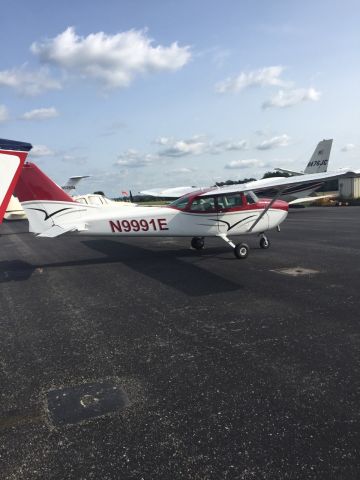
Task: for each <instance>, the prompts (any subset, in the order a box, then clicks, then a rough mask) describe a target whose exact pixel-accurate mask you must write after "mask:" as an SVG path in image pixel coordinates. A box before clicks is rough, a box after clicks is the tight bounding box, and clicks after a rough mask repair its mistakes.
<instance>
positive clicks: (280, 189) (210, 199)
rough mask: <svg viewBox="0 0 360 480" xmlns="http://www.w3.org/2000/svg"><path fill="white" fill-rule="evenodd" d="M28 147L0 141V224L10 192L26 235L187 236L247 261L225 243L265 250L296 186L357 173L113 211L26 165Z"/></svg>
mask: <svg viewBox="0 0 360 480" xmlns="http://www.w3.org/2000/svg"><path fill="white" fill-rule="evenodd" d="M31 148H32V146H31V145H30V144H28V143H23V142H16V141H11V140H1V139H0V202H1V203H0V221H2V218H3V214H4V212H5V210H6V206H7V203H8V201H9V199H10V196H11V194H12V191H13V190H14V189H15V194H16V196H17V197H18V198H19V200H20V201H21V203H22V206H23V208H24V209H25V211H26V213H27V216H28V219H29V230H30V231H31V232H33V233H35V234H36V235H37V236H39V237H58V236H60V235H63V234H65V233H68V232H73V233H77V234H81V235H107V236H116V237H121V236H162V237H164V236H184V237H188V236H191V237H193V238H192V241H191V245H192V247H193V248H195V249H201V248H203V247H204V239H205V237H218V238H221V239H222V240H224V241H225V242H226V243H227V244H228V245H230V247H231V248H232V249H233V251H234V254H235V256H236V257H237V258H246V257H247V255H248V253H249V246H248V245H247V244H246V243H239V244H236V245H235V244H234V243H233V242H232V241H231V240H230V239H229V237H230V236H240V235H249V234H256V235H258V236H260V247H261V248H265V249H266V248H269V246H270V242H269V240H268V238H267V237H266V235H265V232H267V231H268V230H271V229H274V228H276V227H279V225H280V224H281V223H282V222H283V221H284V220H285V218H286V216H287V213H288V204H287V203H286V202H284V201H282V200H279V197H280V196H281V195H282V194H283V193H284V192H286V189H288V188H292V187H293V186H295V185H300V184H306V183H308V182H313V180H314V177H316V180H317V181H325V180H328V179H333V178H339V177H346V176H354V175H356V172H352V171H341V172H335V173H332V172H328V173H326V172H325V173H319V174H310V175H301V176H292V177H288V178H284V177H281V178H276V179H275V180H274V179H273V178H268V179H264V180H259V181H254V182H249V183H247V184H241V185H231V186H227V187H221V188H210V189H208V190H202V191H195V192H191V193H190V194H189V195H185V196H183V197H181V198H179V199H177V200H176V201H175V202H173V203H172V204H170V205H168V206H165V207H139V206H134V207H130V208H124V209H119V208H114V207H113V206H111V205H110V206H109V207H106V208H105V207H101V208H99V207H97V206H93V205H85V204H80V203H78V202H75V201H74V199H73V198H72V197H70V196H69V195H68V194H67V193H66V192H64V191H63V190H62V189H61V188H60V187H59V186H58V185H56V183H54V182H53V181H52V180H51V179H50V178H49V177H47V176H46V175H45V174H44V173H43V172H42V171H41V170H40V169H39V168H38V167H37V166H36V165H34V164H32V163H25V160H26V156H27V154H28V152H29V151H30V150H31ZM269 187H271V188H274V189H276V191H277V195H276V196H275V197H274V198H273V199H272V200H266V199H262V200H261V199H258V197H257V196H256V194H255V193H254V192H261V191H263V190H264V189H265V188H269Z"/></svg>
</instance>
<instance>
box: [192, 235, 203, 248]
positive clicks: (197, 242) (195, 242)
mask: <svg viewBox="0 0 360 480" xmlns="http://www.w3.org/2000/svg"><path fill="white" fill-rule="evenodd" d="M191 246H192V248H195V250H202V249H203V248H204V246H205V240H204V237H193V238H192V239H191Z"/></svg>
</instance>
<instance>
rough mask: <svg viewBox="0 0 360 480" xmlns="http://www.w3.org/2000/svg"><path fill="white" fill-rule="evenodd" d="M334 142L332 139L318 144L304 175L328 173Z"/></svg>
mask: <svg viewBox="0 0 360 480" xmlns="http://www.w3.org/2000/svg"><path fill="white" fill-rule="evenodd" d="M332 142H333V141H332V139H330V140H322V141H321V142H319V143H318V145H317V147H316V148H315V151H314V153H313V154H312V157H311V159H310V162H309V163H308V164H307V167H306V168H305V170H304V173H321V172H326V171H327V168H328V163H329V158H330V151H331V146H332Z"/></svg>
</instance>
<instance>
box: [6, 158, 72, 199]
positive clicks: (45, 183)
mask: <svg viewBox="0 0 360 480" xmlns="http://www.w3.org/2000/svg"><path fill="white" fill-rule="evenodd" d="M15 195H16V196H17V197H18V199H19V200H20V202H26V201H28V200H54V201H59V202H73V201H74V200H73V199H72V198H71V197H70V195H68V194H67V193H66V192H64V190H62V189H61V188H60V187H59V186H58V185H56V183H54V182H53V181H52V180H51V178H49V177H48V176H47V175H45V173H44V172H42V171H41V170H40V168H39V167H37V166H36V165H35V164H34V163H30V162H28V163H26V164H25V165H24V167H23V169H22V172H21V175H20V178H19V181H18V183H17V185H16V188H15Z"/></svg>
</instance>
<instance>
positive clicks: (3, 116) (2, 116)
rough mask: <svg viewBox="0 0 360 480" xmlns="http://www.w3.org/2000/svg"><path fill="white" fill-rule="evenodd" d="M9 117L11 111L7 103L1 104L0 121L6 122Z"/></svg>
mask: <svg viewBox="0 0 360 480" xmlns="http://www.w3.org/2000/svg"><path fill="white" fill-rule="evenodd" d="M8 119H9V112H8V109H7V108H6V107H5V105H0V123H4V122H6V121H7V120H8Z"/></svg>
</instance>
